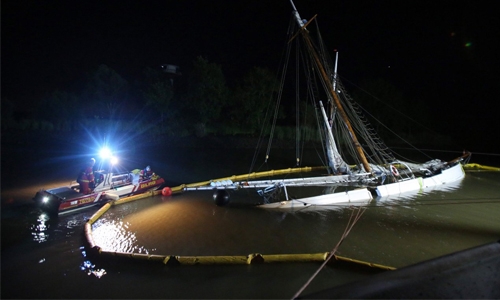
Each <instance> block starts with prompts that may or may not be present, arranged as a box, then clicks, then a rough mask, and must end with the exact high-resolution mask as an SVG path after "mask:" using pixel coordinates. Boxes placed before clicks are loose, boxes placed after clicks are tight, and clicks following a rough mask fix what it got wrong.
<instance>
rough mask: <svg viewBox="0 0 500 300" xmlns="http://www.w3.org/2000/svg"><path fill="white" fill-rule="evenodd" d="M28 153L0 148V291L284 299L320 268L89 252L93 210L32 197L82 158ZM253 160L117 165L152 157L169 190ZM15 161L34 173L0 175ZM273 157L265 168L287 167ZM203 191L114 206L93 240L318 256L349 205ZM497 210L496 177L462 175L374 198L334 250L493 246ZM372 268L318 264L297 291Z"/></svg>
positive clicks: (178, 154) (409, 252)
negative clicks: (51, 208)
mask: <svg viewBox="0 0 500 300" xmlns="http://www.w3.org/2000/svg"><path fill="white" fill-rule="evenodd" d="M25 151H27V152H23V151H20V152H15V151H14V152H13V153H11V154H10V156H9V158H8V159H7V158H6V157H5V155H6V154H5V153H6V152H5V151H4V152H3V153H2V228H1V229H2V285H1V286H2V292H1V293H2V298H240V299H241V298H291V297H292V296H293V295H295V293H296V292H297V291H298V290H299V289H300V288H301V287H302V286H303V285H304V284H305V283H306V281H307V280H308V279H309V278H310V277H311V276H312V275H313V273H314V272H316V270H317V269H318V268H319V267H320V265H319V264H318V263H284V264H261V265H234V266H231V265H212V266H203V265H202V266H165V265H163V264H161V263H159V262H146V261H136V260H131V259H114V258H106V257H104V256H98V255H97V256H96V255H91V254H90V253H89V249H88V248H87V246H88V245H87V243H86V240H85V237H84V233H83V227H84V224H85V222H86V220H87V219H88V218H89V217H90V216H91V215H92V214H93V213H94V212H95V211H96V210H97V208H91V209H89V210H86V211H83V212H80V213H74V214H69V215H63V216H59V217H58V218H50V217H48V216H45V215H44V214H43V213H41V212H40V211H38V210H37V209H36V208H35V207H33V206H32V204H31V197H33V196H34V194H35V193H36V190H37V189H38V188H41V187H48V186H50V185H52V186H57V185H61V184H67V183H69V181H71V180H73V175H74V173H75V172H74V169H75V165H77V162H78V161H79V160H80V159H81V157H78V156H72V155H71V153H72V152H71V150H66V151H68V152H67V153H66V152H64V151H65V150H64V149H59V150H57V151H56V150H54V151H55V152H58V155H59V157H65V159H59V160H54V159H51V157H52V156H53V154H54V153H51V152H44V153H42V154H40V155H39V156H33V157H32V158H31V156H30V158H28V157H24V159H22V158H23V155H25V154H26V153H32V152H33V151H34V150H25ZM29 151H32V152H29ZM73 151H74V149H73ZM59 152H62V153H59ZM131 153H133V152H131ZM141 154H144V153H141ZM135 155H136V156H138V154H137V153H135ZM252 155H253V150H252V149H245V150H242V149H239V150H231V149H217V148H210V149H180V148H172V147H168V148H160V149H155V151H151V152H150V153H148V154H147V155H141V158H140V159H137V160H129V161H126V162H125V163H126V164H128V167H129V168H135V167H143V165H145V164H151V165H152V166H153V168H154V169H155V171H157V172H158V173H160V174H161V175H164V176H165V177H166V178H167V182H168V183H169V185H170V186H176V185H178V184H181V183H190V182H198V181H204V180H208V179H213V178H219V177H225V176H230V175H234V174H242V173H245V172H247V171H248V168H249V161H251V159H252ZM145 156H147V157H148V158H149V159H150V160H147V159H146V158H145ZM284 156H285V154H283V153H282V155H280V161H284V160H285V159H284ZM16 159H19V160H17V161H16ZM281 159H282V160H281ZM13 161H16V162H17V163H18V164H17V165H19V164H20V166H21V167H23V168H25V170H26V172H27V173H26V174H32V176H28V175H24V174H22V175H17V177H14V178H8V177H7V176H4V175H7V173H4V172H6V170H8V169H6V168H10V167H12V166H14V165H15V164H14V163H13ZM473 162H474V161H473ZM280 164H281V165H280ZM280 164H277V165H276V166H271V167H269V166H266V167H268V168H270V169H272V168H278V167H292V165H286V164H284V163H280ZM490 165H495V166H499V164H498V163H497V164H495V162H492V163H491V164H490ZM30 166H31V168H33V170H32V172H31V173H30V171H31V170H30ZM40 169H41V170H40ZM24 176H25V177H26V180H22V178H24ZM211 197H212V195H211V193H210V192H203V191H197V192H188V193H184V194H180V195H175V196H173V197H162V196H157V197H153V198H149V199H145V200H141V201H136V202H132V203H128V204H124V205H119V206H116V207H112V208H111V209H110V210H109V211H108V212H107V213H106V214H105V215H104V216H103V217H102V218H101V219H99V221H98V222H96V223H95V225H94V226H93V228H94V238H95V241H96V243H97V244H98V245H100V246H101V247H102V248H103V249H105V250H109V251H126V252H135V253H149V254H161V255H199V256H203V255H247V254H250V253H262V254H286V253H311V252H313V253H314V252H327V251H331V250H332V249H333V248H334V247H335V245H336V244H337V243H338V241H339V239H340V237H341V235H342V233H343V232H344V230H345V228H346V226H347V225H348V222H349V218H350V216H351V215H352V214H353V212H356V211H357V210H355V209H353V208H346V207H328V208H326V209H325V208H319V207H311V208H307V209H303V210H295V211H290V210H288V211H280V210H264V209H258V208H254V207H251V206H250V205H249V204H252V203H254V202H255V201H257V200H258V198H257V196H256V195H255V194H254V193H252V192H250V191H241V192H239V193H232V194H231V199H232V202H231V205H229V206H225V207H218V206H215V205H214V204H213V202H212V198H211ZM499 213H500V173H488V172H470V173H467V175H466V178H465V179H464V180H463V181H462V182H460V183H458V184H456V185H453V186H450V187H449V188H448V189H447V190H438V189H437V190H433V191H428V192H425V193H420V194H416V195H411V196H406V197H394V198H390V199H375V200H374V201H372V202H371V203H370V204H369V205H368V206H367V207H366V210H364V213H363V215H362V216H361V218H360V219H359V221H358V222H357V223H356V224H355V225H354V227H353V229H352V231H351V232H350V233H349V235H348V236H347V237H346V239H345V240H344V242H343V243H342V245H341V246H340V248H339V249H338V253H337V254H339V255H342V256H346V257H350V258H354V259H358V260H363V261H368V262H373V263H378V264H382V265H387V266H393V267H403V266H407V265H410V264H413V263H417V262H420V261H423V260H427V259H431V258H434V257H437V256H440V255H444V254H448V253H452V252H455V251H460V250H464V249H467V248H470V247H474V246H478V245H483V244H486V243H491V242H495V241H498V240H499V238H500V218H499V217H498V215H500V214H499ZM372 274H373V272H370V271H367V270H365V269H358V268H354V267H345V266H340V267H336V266H327V267H325V268H324V269H323V270H322V271H321V272H320V273H319V274H318V276H317V277H316V278H315V279H314V280H313V281H312V283H311V284H310V285H309V286H308V287H307V288H306V290H305V291H304V293H303V294H308V293H313V292H316V291H320V290H323V289H327V288H331V287H335V286H338V285H341V284H344V283H349V282H353V281H357V280H360V279H364V278H367V277H369V276H371V275H372Z"/></svg>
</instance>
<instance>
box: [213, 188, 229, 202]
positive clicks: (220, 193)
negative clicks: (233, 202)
mask: <svg viewBox="0 0 500 300" xmlns="http://www.w3.org/2000/svg"><path fill="white" fill-rule="evenodd" d="M214 202H215V204H216V205H217V206H224V205H226V204H228V203H229V193H228V192H227V191H226V190H217V191H215V192H214Z"/></svg>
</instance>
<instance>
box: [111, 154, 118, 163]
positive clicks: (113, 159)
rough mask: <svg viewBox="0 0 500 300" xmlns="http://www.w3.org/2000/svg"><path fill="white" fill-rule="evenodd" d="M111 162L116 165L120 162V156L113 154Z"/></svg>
mask: <svg viewBox="0 0 500 300" xmlns="http://www.w3.org/2000/svg"><path fill="white" fill-rule="evenodd" d="M110 162H111V164H112V165H116V164H117V163H118V157H116V156H112V157H111V160H110Z"/></svg>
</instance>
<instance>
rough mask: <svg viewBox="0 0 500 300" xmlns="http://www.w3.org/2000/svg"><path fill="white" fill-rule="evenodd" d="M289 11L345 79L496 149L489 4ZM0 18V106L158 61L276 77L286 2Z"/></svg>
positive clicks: (46, 11) (17, 10)
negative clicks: (103, 70)
mask: <svg viewBox="0 0 500 300" xmlns="http://www.w3.org/2000/svg"><path fill="white" fill-rule="evenodd" d="M295 5H296V7H297V9H298V11H299V13H300V14H301V16H302V18H305V19H309V18H311V17H312V16H313V15H315V14H318V17H317V20H318V22H319V25H320V28H321V33H322V36H323V39H324V40H325V43H326V45H327V46H328V47H329V49H330V50H331V51H332V52H333V50H334V49H337V50H338V51H339V53H340V66H339V73H340V74H341V76H343V77H344V78H345V79H347V80H349V81H351V82H354V83H357V84H359V83H361V82H362V81H363V80H366V79H373V78H384V79H386V80H388V81H390V82H392V83H393V84H394V85H396V87H397V88H398V89H400V90H402V91H403V93H404V94H406V95H411V98H412V99H421V101H424V102H425V103H426V104H427V105H429V106H432V107H433V110H434V111H435V112H437V113H436V115H437V116H442V118H443V124H445V123H446V125H447V126H450V122H451V124H452V125H456V126H457V129H458V130H461V131H463V132H464V135H466V136H467V138H466V139H464V140H470V143H474V142H479V141H480V142H481V143H485V141H484V139H488V138H489V139H495V140H498V137H499V136H500V134H499V133H500V132H499V128H500V125H499V122H498V121H497V120H496V119H497V118H498V112H497V111H498V110H497V111H495V109H494V108H496V106H498V102H499V96H498V92H497V91H496V90H495V87H496V86H497V85H498V82H499V80H500V76H499V75H498V74H499V72H500V71H499V70H500V63H499V61H500V59H499V58H498V54H497V53H498V52H499V49H498V48H499V46H500V33H499V32H500V17H499V15H498V13H497V12H498V10H497V9H495V5H494V3H493V2H491V1H462V0H460V1H361V0H359V1H336V0H317V1H314V0H308V1H306V0H295ZM1 9H2V10H1V11H2V16H1V17H2V23H1V25H2V27H1V30H2V33H1V38H2V57H1V58H2V64H1V67H2V74H1V75H2V78H1V79H2V99H4V98H8V99H11V100H13V101H14V102H16V103H28V102H31V101H37V100H38V99H40V97H41V96H43V95H44V94H46V93H49V92H51V91H53V90H54V89H56V88H58V89H62V90H71V89H72V88H75V84H76V83H78V82H82V79H83V78H84V77H85V74H87V73H91V72H93V71H95V69H96V68H97V66H98V65H100V64H106V65H108V66H109V67H111V68H112V69H114V70H116V71H117V72H118V73H119V74H120V75H122V76H123V77H124V78H125V79H127V80H128V81H129V82H133V81H134V79H135V78H137V77H138V75H139V74H140V73H141V71H142V69H143V68H144V67H153V68H157V67H159V66H160V65H161V64H165V63H168V64H175V65H179V66H180V67H181V71H182V69H186V68H187V67H188V66H189V65H190V64H191V62H192V61H193V60H194V59H195V58H196V56H198V55H202V56H204V57H206V58H207V59H208V60H209V61H210V62H215V63H217V64H220V65H221V66H222V69H223V72H224V73H225V75H226V77H227V78H228V79H230V78H237V77H241V76H242V75H243V74H244V73H246V72H247V71H248V70H249V69H250V68H251V67H252V66H262V67H267V68H269V69H271V70H276V69H277V67H278V63H279V59H280V58H281V55H282V51H283V47H284V44H285V37H286V30H287V28H288V23H289V18H290V13H291V11H292V7H291V5H290V3H289V0H266V1H263V0H255V1H248V0H237V1H236V0H235V1H216V0H215V1H181V0H179V1H130V0H120V1H108V0H102V1H25V0H10V1H9V0H7V1H2V7H1ZM436 130H437V131H439V129H436ZM488 131H491V132H492V133H491V134H492V136H489V135H487V134H485V133H486V132H488ZM495 143H497V144H498V141H496V142H495ZM458 144H460V141H459V142H458ZM467 146H469V147H470V146H471V144H468V145H467ZM490 148H491V147H490ZM472 150H473V149H472Z"/></svg>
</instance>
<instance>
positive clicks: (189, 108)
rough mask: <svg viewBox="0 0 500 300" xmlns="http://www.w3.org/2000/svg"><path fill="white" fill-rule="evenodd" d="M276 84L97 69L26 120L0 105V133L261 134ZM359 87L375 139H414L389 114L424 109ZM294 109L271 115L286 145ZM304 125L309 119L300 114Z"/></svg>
mask: <svg viewBox="0 0 500 300" xmlns="http://www.w3.org/2000/svg"><path fill="white" fill-rule="evenodd" d="M276 78H277V77H276V76H275V74H274V73H273V72H271V71H270V70H269V69H267V68H262V67H253V68H252V69H251V70H249V71H248V72H247V73H246V74H245V75H244V76H243V78H241V79H238V78H236V79H234V80H233V81H232V85H231V86H229V84H228V83H227V81H226V77H225V75H224V73H223V71H222V67H221V66H220V65H218V64H216V63H213V62H210V61H208V60H207V59H205V58H203V57H201V56H200V57H197V58H196V59H195V60H194V61H193V62H192V66H190V68H189V70H188V72H186V74H182V75H179V74H172V73H168V72H164V71H163V70H162V69H161V68H150V67H147V68H145V69H144V70H143V72H142V74H141V76H139V78H135V79H134V80H133V81H128V80H126V79H125V78H123V77H122V76H121V75H120V74H119V73H118V72H117V71H115V70H113V69H112V68H110V67H109V66H107V65H104V64H102V65H100V66H98V67H97V68H96V69H95V70H94V71H93V72H92V73H90V74H89V75H88V76H87V77H86V79H85V80H84V81H83V82H81V83H79V84H78V86H79V87H80V88H78V89H77V90H76V91H68V90H61V89H57V90H54V91H53V92H51V93H50V94H48V95H46V96H44V97H43V98H42V99H40V100H39V101H35V104H34V106H33V114H32V115H31V116H30V117H29V118H26V117H23V118H20V117H18V116H16V114H15V105H14V103H13V102H12V101H9V99H2V130H8V129H21V130H43V131H53V132H59V131H65V132H72V131H81V130H82V129H83V130H86V131H93V130H95V131H101V132H103V131H106V130H110V128H113V130H114V131H122V132H128V133H130V132H132V133H135V134H146V135H152V136H155V137H157V136H189V135H196V136H205V135H207V134H216V135H249V136H256V135H259V134H260V133H261V130H262V128H264V127H263V126H264V122H265V118H264V116H266V112H267V110H268V109H269V108H271V109H274V108H273V107H269V103H272V102H273V101H271V100H273V99H275V97H276V96H277V93H278V92H280V91H279V83H278V81H277V79H276ZM363 86H364V87H365V88H366V90H369V91H371V92H372V95H368V94H367V93H364V92H355V93H353V96H354V99H356V101H357V102H358V103H360V104H361V105H362V106H363V107H364V108H366V111H367V112H368V113H369V114H371V117H372V118H374V119H375V120H381V121H382V122H383V123H384V124H385V125H384V126H380V125H379V124H373V125H374V126H375V127H376V130H377V131H378V132H379V134H381V136H382V138H384V136H389V135H392V134H393V133H391V132H389V131H388V129H395V130H396V131H399V132H398V134H399V135H402V136H403V137H404V138H407V139H412V138H413V139H414V138H420V137H417V136H416V133H415V132H413V128H414V127H415V126H414V125H412V124H411V123H410V122H408V120H407V119H406V120H405V119H404V118H401V117H400V116H397V114H398V112H402V113H403V114H407V115H411V116H412V117H414V118H416V119H417V122H421V123H426V122H428V110H427V109H426V107H425V106H424V105H423V104H422V102H421V101H409V100H408V99H406V98H405V97H404V96H403V94H402V93H401V92H400V91H398V90H397V88H396V87H395V86H393V85H391V84H390V83H388V82H387V81H384V80H380V79H376V80H370V81H368V82H366V83H365V84H364V85H363ZM374 99H375V101H374ZM381 99H383V100H381ZM380 101H385V105H383V106H382V105H380V104H381V103H380ZM291 102H293V101H291ZM301 105H302V108H300V109H301V110H302V111H308V112H309V114H310V113H311V111H312V110H313V109H312V108H311V107H308V106H309V105H308V104H306V102H305V101H304V102H303V103H302V104H301ZM294 109H295V105H294V104H291V105H290V106H289V108H288V109H286V108H285V109H284V110H283V109H282V110H281V111H280V112H279V119H280V120H282V122H281V123H280V124H279V125H282V126H278V128H277V129H276V131H275V134H276V136H277V137H278V138H294V135H295V130H294V128H293V127H294V126H295V124H293V125H292V124H291V123H287V121H283V120H287V117H286V116H287V115H288V116H290V118H291V119H293V118H294V116H295V114H296V112H295V111H294ZM304 118H307V119H309V120H311V121H312V119H313V118H312V117H311V116H308V115H307V114H304ZM293 122H294V121H293ZM314 127H315V125H314V124H313V123H311V124H310V126H309V128H308V129H307V130H306V131H304V137H303V138H306V139H315V136H316V135H317V133H316V132H315V130H314V129H312V128H314ZM305 135H307V137H305ZM386 140H387V139H386ZM413 142H414V141H413Z"/></svg>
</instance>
